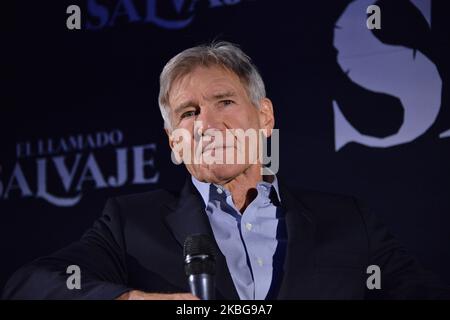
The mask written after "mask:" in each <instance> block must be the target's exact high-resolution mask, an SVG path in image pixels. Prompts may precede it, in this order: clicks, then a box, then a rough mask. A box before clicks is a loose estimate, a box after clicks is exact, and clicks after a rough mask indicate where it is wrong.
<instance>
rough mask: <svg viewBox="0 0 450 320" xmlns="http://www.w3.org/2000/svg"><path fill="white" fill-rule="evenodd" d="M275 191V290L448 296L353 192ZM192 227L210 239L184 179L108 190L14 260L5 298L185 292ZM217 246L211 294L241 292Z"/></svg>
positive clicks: (295, 295)
mask: <svg viewBox="0 0 450 320" xmlns="http://www.w3.org/2000/svg"><path fill="white" fill-rule="evenodd" d="M280 197H281V206H282V209H283V212H284V215H285V216H284V217H285V222H286V229H285V231H286V235H287V243H286V251H285V255H284V258H283V261H282V268H281V270H280V272H279V274H277V277H276V279H279V280H278V282H279V283H278V286H277V290H276V291H275V293H274V295H273V296H272V297H271V298H273V299H366V298H385V299H421V298H450V288H449V287H447V286H445V285H443V284H442V283H440V282H439V280H438V279H437V278H436V277H434V276H433V275H430V274H429V273H427V272H425V271H424V270H423V269H422V268H421V267H420V265H419V264H418V263H417V261H416V260H415V259H414V258H412V257H411V256H410V255H409V254H408V253H407V252H406V251H405V249H404V248H403V247H402V246H401V245H400V244H399V243H398V242H397V240H396V239H395V238H394V237H393V236H392V235H391V234H390V233H389V232H388V231H387V229H386V227H385V226H383V224H381V223H380V222H379V221H377V219H376V217H375V216H374V215H371V214H369V213H368V212H367V211H366V210H365V209H364V208H362V207H361V206H360V205H359V204H358V202H357V201H356V200H355V199H354V198H352V197H346V196H341V195H333V194H326V193H320V192H312V191H303V190H298V191H295V190H294V189H290V190H288V189H287V188H286V187H285V186H283V185H282V184H280ZM195 233H205V234H210V235H211V236H212V238H213V233H212V230H211V227H210V225H209V221H208V218H207V216H206V214H205V212H204V203H203V201H202V199H201V196H200V194H199V193H198V191H197V190H196V189H195V187H194V186H193V185H192V182H191V180H190V179H188V180H187V182H186V184H185V186H184V188H183V189H182V190H181V192H179V193H173V192H169V191H166V190H156V191H151V192H147V193H142V194H135V195H127V196H121V197H118V198H112V199H110V200H108V202H107V203H106V206H105V209H104V212H103V214H102V216H101V217H100V218H99V219H98V220H97V221H96V222H95V223H94V225H93V227H92V228H91V229H89V230H88V231H87V232H86V233H85V234H84V235H83V236H82V238H81V239H80V240H79V241H77V242H75V243H73V244H71V245H69V246H67V247H66V248H63V249H62V250H60V251H58V252H56V253H54V254H52V255H50V256H47V257H42V258H39V259H37V260H36V261H33V262H32V263H30V264H28V265H26V266H24V267H22V268H21V269H19V270H18V271H17V272H16V273H15V274H14V275H13V276H12V277H11V278H10V279H9V281H8V282H7V284H6V286H5V288H4V291H3V298H5V299H114V298H116V297H118V296H119V295H121V294H122V293H124V292H126V291H128V290H130V289H138V290H143V291H146V292H159V293H176V292H189V287H188V284H187V280H186V276H185V274H184V268H183V249H182V245H183V243H184V240H185V238H186V237H187V236H188V235H191V234H195ZM217 249H218V248H217ZM217 251H218V256H217V267H216V279H215V280H216V281H215V283H216V297H217V298H218V299H239V296H238V294H237V292H236V289H235V288H234V284H233V281H232V279H231V276H230V273H229V270H228V267H227V264H226V261H225V257H224V256H223V255H222V254H221V253H220V250H217ZM69 265H78V266H79V267H80V269H81V289H73V290H69V289H68V288H67V285H66V281H67V279H68V277H69V275H68V274H67V273H66V269H67V267H68V266H69ZM369 265H377V266H379V267H380V270H381V289H372V290H369V289H368V288H367V285H366V281H367V278H368V277H369V276H370V274H367V267H368V266H369Z"/></svg>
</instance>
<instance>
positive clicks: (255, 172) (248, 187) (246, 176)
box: [223, 165, 273, 214]
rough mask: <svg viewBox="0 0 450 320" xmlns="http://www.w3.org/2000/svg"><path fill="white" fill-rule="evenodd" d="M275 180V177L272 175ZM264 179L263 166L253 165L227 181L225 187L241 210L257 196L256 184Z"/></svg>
mask: <svg viewBox="0 0 450 320" xmlns="http://www.w3.org/2000/svg"><path fill="white" fill-rule="evenodd" d="M270 178H271V179H272V180H273V177H270ZM261 180H262V176H261V166H260V165H252V166H250V167H249V168H248V169H247V170H245V171H244V172H243V173H241V174H240V175H239V176H237V177H236V178H234V179H233V180H231V181H229V182H227V183H225V184H224V185H223V187H224V188H226V189H227V190H229V191H230V193H231V196H232V198H233V203H234V205H235V206H236V208H237V209H238V210H239V212H241V214H242V213H243V212H244V211H245V209H246V208H247V206H248V205H249V204H250V203H251V202H252V201H253V200H254V199H255V198H256V196H257V193H258V192H257V190H256V185H257V184H258V182H260V181H261Z"/></svg>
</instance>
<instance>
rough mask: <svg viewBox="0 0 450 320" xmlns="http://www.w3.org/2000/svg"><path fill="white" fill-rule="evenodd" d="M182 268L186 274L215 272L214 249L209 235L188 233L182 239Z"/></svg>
mask: <svg viewBox="0 0 450 320" xmlns="http://www.w3.org/2000/svg"><path fill="white" fill-rule="evenodd" d="M183 255H184V270H185V272H186V275H187V276H190V275H194V274H202V273H206V274H210V275H214V274H215V267H216V261H215V260H216V249H215V246H214V242H213V240H212V239H211V237H210V236H208V235H206V234H194V235H190V236H188V237H187V238H186V240H185V241H184V247H183Z"/></svg>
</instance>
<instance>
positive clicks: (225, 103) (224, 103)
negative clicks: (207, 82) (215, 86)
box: [220, 100, 234, 106]
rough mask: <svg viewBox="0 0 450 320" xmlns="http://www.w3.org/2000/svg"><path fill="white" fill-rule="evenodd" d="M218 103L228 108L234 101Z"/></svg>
mask: <svg viewBox="0 0 450 320" xmlns="http://www.w3.org/2000/svg"><path fill="white" fill-rule="evenodd" d="M220 103H221V104H222V105H224V106H228V105H230V104H233V103H234V101H233V100H222V101H220Z"/></svg>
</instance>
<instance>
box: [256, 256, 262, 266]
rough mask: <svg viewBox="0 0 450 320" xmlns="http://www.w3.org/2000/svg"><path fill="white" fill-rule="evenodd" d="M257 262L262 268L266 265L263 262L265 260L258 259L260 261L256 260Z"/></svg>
mask: <svg viewBox="0 0 450 320" xmlns="http://www.w3.org/2000/svg"><path fill="white" fill-rule="evenodd" d="M256 262H258V265H259V266H260V267H262V266H263V264H264V261H263V259H261V258H258V259H257V260H256Z"/></svg>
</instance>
